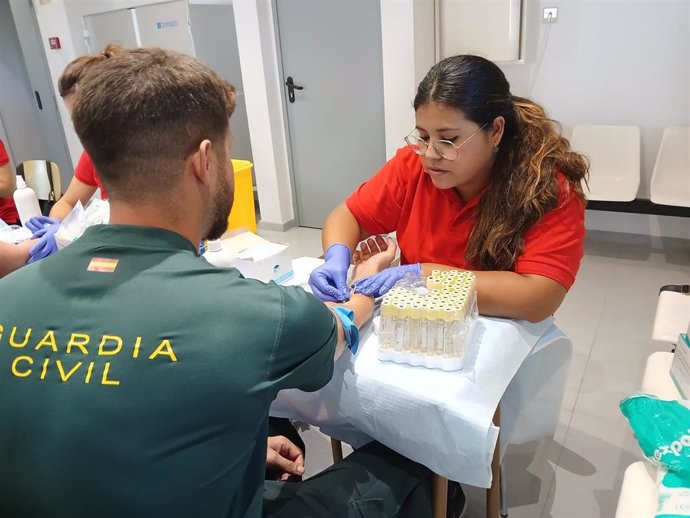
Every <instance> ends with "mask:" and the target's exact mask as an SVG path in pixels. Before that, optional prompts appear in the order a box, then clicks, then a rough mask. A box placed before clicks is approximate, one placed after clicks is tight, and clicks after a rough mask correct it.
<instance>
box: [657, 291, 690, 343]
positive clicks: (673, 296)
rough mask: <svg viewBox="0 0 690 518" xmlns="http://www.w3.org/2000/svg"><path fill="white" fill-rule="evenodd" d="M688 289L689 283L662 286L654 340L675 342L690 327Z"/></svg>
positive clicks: (689, 294) (689, 296) (689, 295)
mask: <svg viewBox="0 0 690 518" xmlns="http://www.w3.org/2000/svg"><path fill="white" fill-rule="evenodd" d="M669 288H670V289H669ZM688 291H689V288H688V286H687V285H676V286H664V287H663V288H661V291H660V292H659V301H658V302H657V304H656V314H655V315H654V327H653V329H652V339H653V340H659V341H660V342H666V343H670V344H675V343H676V341H677V340H678V335H679V334H680V333H685V332H686V331H687V330H688V329H690V327H689V326H690V293H688Z"/></svg>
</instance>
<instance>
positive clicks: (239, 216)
mask: <svg viewBox="0 0 690 518" xmlns="http://www.w3.org/2000/svg"><path fill="white" fill-rule="evenodd" d="M253 166H254V164H252V163H251V162H250V161H249V160H232V168H233V169H234V171H235V175H234V176H235V200H234V201H233V203H232V211H231V212H230V216H229V217H228V230H233V229H236V228H240V227H247V228H248V229H249V230H251V231H252V232H254V233H256V211H255V210H254V187H253V185H252V167H253Z"/></svg>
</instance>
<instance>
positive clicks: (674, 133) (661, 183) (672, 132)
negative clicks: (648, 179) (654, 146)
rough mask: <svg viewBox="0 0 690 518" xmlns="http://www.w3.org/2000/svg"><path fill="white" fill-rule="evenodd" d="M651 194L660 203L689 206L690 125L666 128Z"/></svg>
mask: <svg viewBox="0 0 690 518" xmlns="http://www.w3.org/2000/svg"><path fill="white" fill-rule="evenodd" d="M650 198H651V200H652V202H654V203H658V204H660V205H675V206H679V207H690V126H676V127H670V128H666V129H665V130H664V135H663V137H662V138H661V145H660V146H659V154H658V155H657V157H656V164H655V165H654V173H653V174H652V185H651V196H650Z"/></svg>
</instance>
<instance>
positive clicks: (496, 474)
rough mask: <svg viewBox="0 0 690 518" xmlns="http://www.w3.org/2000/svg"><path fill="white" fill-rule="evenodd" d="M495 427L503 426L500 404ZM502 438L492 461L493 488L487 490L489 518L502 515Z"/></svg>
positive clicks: (498, 442) (495, 416) (495, 415)
mask: <svg viewBox="0 0 690 518" xmlns="http://www.w3.org/2000/svg"><path fill="white" fill-rule="evenodd" d="M494 425H495V426H497V427H499V428H500V426H501V405H500V404H499V405H498V407H497V408H496V413H495V414H494ZM500 455H501V437H500V435H499V437H498V439H497V440H496V447H495V448H494V457H493V459H492V460H491V475H492V479H491V487H490V488H489V489H487V490H486V516H487V518H498V515H499V513H500V507H501V503H500V500H501V498H500V493H501V491H500V485H501V469H500V466H501V462H500Z"/></svg>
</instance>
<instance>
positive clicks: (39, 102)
mask: <svg viewBox="0 0 690 518" xmlns="http://www.w3.org/2000/svg"><path fill="white" fill-rule="evenodd" d="M34 95H35V96H36V104H38V109H39V110H42V109H43V103H42V102H41V94H39V93H38V90H34Z"/></svg>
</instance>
